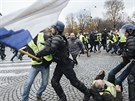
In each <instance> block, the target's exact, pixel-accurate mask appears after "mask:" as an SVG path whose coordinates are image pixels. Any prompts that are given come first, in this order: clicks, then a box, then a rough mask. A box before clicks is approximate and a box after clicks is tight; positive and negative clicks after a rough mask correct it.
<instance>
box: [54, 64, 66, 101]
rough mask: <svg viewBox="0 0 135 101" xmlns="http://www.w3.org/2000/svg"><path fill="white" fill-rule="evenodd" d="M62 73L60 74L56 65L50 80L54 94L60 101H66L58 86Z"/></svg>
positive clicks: (59, 69)
mask: <svg viewBox="0 0 135 101" xmlns="http://www.w3.org/2000/svg"><path fill="white" fill-rule="evenodd" d="M62 75H63V73H62V72H61V68H60V66H59V65H58V64H57V66H56V68H55V71H54V73H53V77H52V80H51V84H52V87H53V88H54V90H55V92H56V94H57V95H58V97H59V98H60V100H61V101H67V99H66V95H65V93H64V91H63V89H62V87H61V85H60V79H61V77H62Z"/></svg>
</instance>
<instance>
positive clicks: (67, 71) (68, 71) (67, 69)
mask: <svg viewBox="0 0 135 101" xmlns="http://www.w3.org/2000/svg"><path fill="white" fill-rule="evenodd" d="M73 66H74V65H73V63H72V62H69V63H68V64H63V67H62V72H63V74H64V75H65V76H66V77H67V78H68V79H69V80H70V83H71V84H72V85H73V86H74V87H76V88H77V89H78V90H79V91H81V92H82V93H84V95H85V98H84V100H83V101H89V99H90V95H91V93H90V90H89V89H88V88H87V87H86V86H85V85H84V84H83V83H82V82H81V81H79V80H78V79H77V77H76V74H75V72H74V70H73Z"/></svg>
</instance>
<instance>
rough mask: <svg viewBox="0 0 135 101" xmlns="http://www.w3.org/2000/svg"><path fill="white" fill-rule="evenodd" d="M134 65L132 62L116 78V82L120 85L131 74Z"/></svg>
mask: <svg viewBox="0 0 135 101" xmlns="http://www.w3.org/2000/svg"><path fill="white" fill-rule="evenodd" d="M133 67H134V63H132V62H131V63H130V64H129V65H128V66H127V67H126V69H125V70H124V71H123V72H122V73H121V75H120V76H118V77H117V79H116V84H118V85H120V84H121V83H122V82H123V81H124V80H125V78H126V77H127V76H128V75H129V73H130V71H131V69H132V68H133Z"/></svg>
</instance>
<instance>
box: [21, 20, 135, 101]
mask: <svg viewBox="0 0 135 101" xmlns="http://www.w3.org/2000/svg"><path fill="white" fill-rule="evenodd" d="M64 27H65V26H64V24H63V23H62V22H60V21H58V22H57V23H56V25H53V26H52V27H51V32H52V34H51V35H49V36H46V35H47V34H46V33H47V32H44V33H43V32H40V33H39V34H38V36H37V37H36V39H33V40H32V41H31V42H30V43H29V44H28V46H27V47H28V49H30V50H31V51H29V52H30V53H31V54H33V55H35V56H36V57H39V58H40V61H39V60H35V59H32V68H31V70H30V73H29V76H28V79H27V80H26V82H25V85H24V90H23V94H22V101H28V96H29V91H30V88H31V85H32V83H33V81H34V79H35V77H36V75H37V74H38V73H39V72H41V75H42V83H41V86H40V87H39V90H38V91H37V93H36V95H37V99H39V100H40V99H42V98H41V96H42V92H43V91H44V90H45V88H46V86H47V82H48V74H49V73H48V72H49V70H47V69H49V65H50V64H51V62H52V61H53V62H56V64H57V65H56V68H55V70H54V73H53V77H52V80H51V84H52V87H53V88H54V90H55V92H56V94H57V95H58V97H59V101H67V97H66V94H65V92H64V91H63V89H62V86H61V84H60V80H61V77H62V76H63V75H65V77H66V78H67V79H69V81H70V83H71V85H72V86H74V87H75V88H77V89H78V90H79V91H81V92H82V93H83V94H84V98H83V101H89V100H90V97H92V98H93V99H94V100H95V101H122V99H123V96H122V91H123V87H122V82H123V80H124V79H125V78H126V77H127V76H128V85H129V100H130V101H135V97H134V95H135V75H134V74H135V62H134V59H135V26H134V25H132V24H127V25H125V26H123V27H122V28H121V30H123V34H122V35H121V36H119V34H118V33H117V32H116V31H111V32H110V34H109V33H108V32H107V31H106V30H104V31H103V32H102V33H101V34H100V33H98V32H97V31H92V32H91V33H89V35H87V36H86V35H83V34H80V35H79V37H78V36H76V34H75V33H70V35H69V36H67V37H65V36H64V34H63V32H64ZM41 33H42V34H41ZM125 46H126V47H125ZM101 47H103V49H104V50H106V52H109V51H111V54H114V53H115V54H117V55H122V58H123V61H122V63H120V64H119V65H118V66H116V67H115V68H114V69H113V70H110V72H109V75H108V79H107V80H104V77H105V71H104V70H102V71H100V72H99V74H98V75H97V76H96V78H95V80H94V81H93V84H92V86H91V88H87V87H86V86H85V84H84V83H83V82H81V81H80V80H79V79H78V78H77V76H76V73H75V72H74V69H73V68H74V65H78V61H77V56H78V55H79V54H80V53H87V56H88V51H89V52H94V53H96V51H99V52H100V51H101V49H100V48H101ZM93 48H94V49H93ZM70 54H71V57H72V59H71V58H70ZM126 65H128V66H127V67H126V68H125V70H124V71H123V72H122V73H121V75H120V76H118V77H117V78H116V77H115V76H116V74H117V73H118V72H119V71H120V70H121V69H122V68H124V67H125V66H126ZM44 72H46V75H44V76H43V74H44Z"/></svg>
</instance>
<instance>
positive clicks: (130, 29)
mask: <svg viewBox="0 0 135 101" xmlns="http://www.w3.org/2000/svg"><path fill="white" fill-rule="evenodd" d="M120 33H121V34H126V33H128V36H132V35H133V34H134V33H135V25H133V24H125V25H123V26H122V27H121V29H120Z"/></svg>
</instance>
